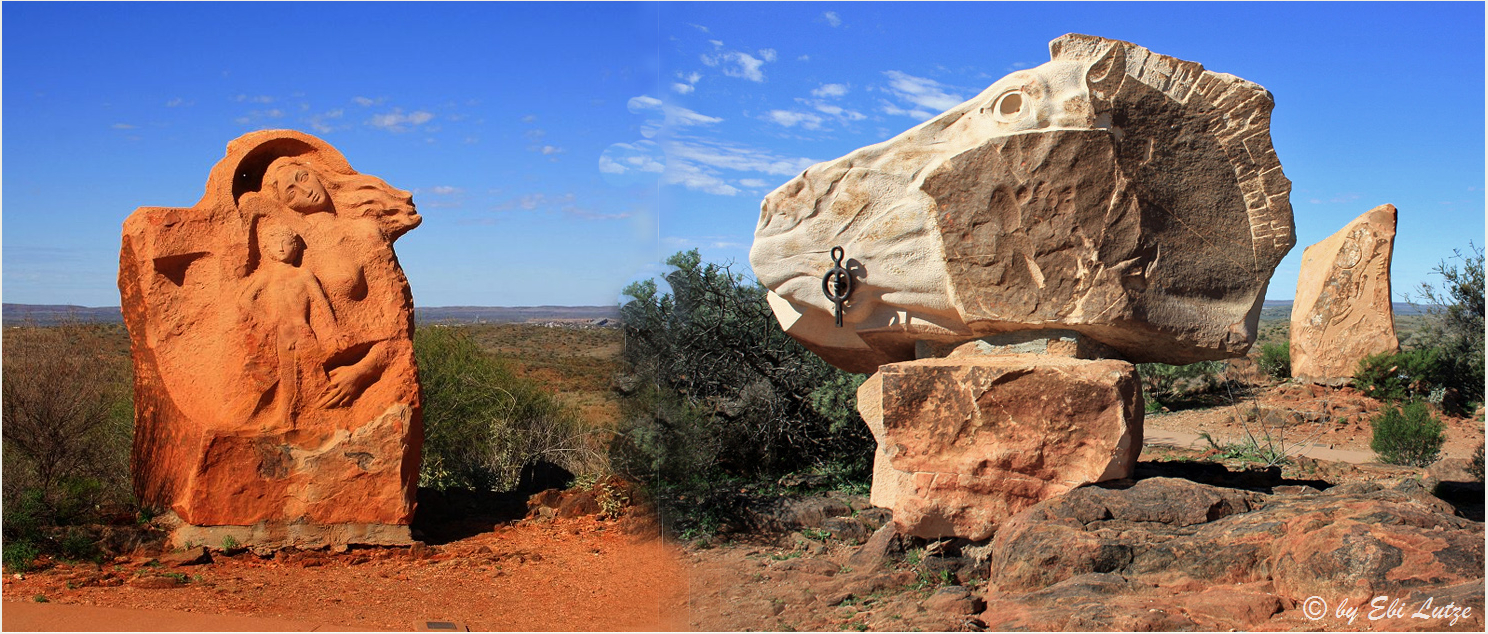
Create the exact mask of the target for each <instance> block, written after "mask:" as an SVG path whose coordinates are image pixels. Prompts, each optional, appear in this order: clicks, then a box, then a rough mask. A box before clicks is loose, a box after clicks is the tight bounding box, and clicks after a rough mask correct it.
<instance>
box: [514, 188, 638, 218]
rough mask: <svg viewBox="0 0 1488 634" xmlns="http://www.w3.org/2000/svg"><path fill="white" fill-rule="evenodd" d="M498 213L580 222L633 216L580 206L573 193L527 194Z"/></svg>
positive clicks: (627, 213) (515, 199) (626, 213)
mask: <svg viewBox="0 0 1488 634" xmlns="http://www.w3.org/2000/svg"><path fill="white" fill-rule="evenodd" d="M496 211H541V212H545V213H552V214H560V215H563V216H567V217H569V218H576V219H579V220H621V219H624V218H629V217H630V216H631V214H630V213H629V212H601V211H595V210H593V209H591V208H589V207H586V206H583V205H580V204H578V196H576V195H574V194H573V193H572V192H569V193H566V194H562V195H558V196H550V195H548V194H544V193H536V194H526V195H523V196H518V197H516V198H513V199H511V200H508V201H506V202H504V203H502V204H500V205H497V206H496Z"/></svg>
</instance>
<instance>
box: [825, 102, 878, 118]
mask: <svg viewBox="0 0 1488 634" xmlns="http://www.w3.org/2000/svg"><path fill="white" fill-rule="evenodd" d="M813 105H815V106H816V110H817V112H824V113H826V114H829V115H832V116H834V117H837V118H838V119H842V120H845V121H862V120H864V119H867V118H868V115H865V114H863V113H861V112H858V111H856V110H848V109H846V108H843V107H841V106H834V105H831V104H825V103H817V104H813Z"/></svg>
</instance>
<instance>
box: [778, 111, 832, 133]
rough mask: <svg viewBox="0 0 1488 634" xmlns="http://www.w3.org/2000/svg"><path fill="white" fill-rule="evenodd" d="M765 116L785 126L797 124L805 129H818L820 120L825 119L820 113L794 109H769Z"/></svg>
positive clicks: (789, 126)
mask: <svg viewBox="0 0 1488 634" xmlns="http://www.w3.org/2000/svg"><path fill="white" fill-rule="evenodd" d="M765 118H766V119H768V120H770V121H773V122H775V123H778V124H780V125H783V126H785V127H787V128H791V127H795V126H797V125H799V126H801V128H802V129H805V130H819V129H821V124H822V122H823V121H825V119H823V118H822V117H821V116H820V115H815V114H812V113H810V112H796V111H794V110H771V111H770V112H769V113H768V114H766V115H765Z"/></svg>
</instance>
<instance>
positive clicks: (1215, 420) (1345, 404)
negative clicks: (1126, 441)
mask: <svg viewBox="0 0 1488 634" xmlns="http://www.w3.org/2000/svg"><path fill="white" fill-rule="evenodd" d="M1384 407H1385V405H1384V404H1383V403H1380V402H1379V401H1377V400H1375V399H1372V398H1369V397H1366V396H1363V395H1361V394H1359V392H1358V391H1357V390H1354V389H1352V388H1342V389H1338V388H1324V387H1320V386H1304V385H1297V384H1294V383H1286V384H1282V385H1278V386H1274V387H1271V388H1269V389H1266V390H1264V391H1263V392H1261V393H1260V394H1259V395H1258V396H1257V397H1256V398H1254V399H1249V398H1245V399H1240V400H1239V402H1238V403H1237V404H1235V405H1233V406H1220V407H1206V408H1202V409H1198V408H1196V409H1188V410H1182V411H1176V412H1158V413H1149V414H1147V415H1146V417H1145V420H1144V421H1143V428H1144V429H1143V431H1144V434H1143V435H1144V436H1145V437H1146V438H1147V444H1148V445H1149V446H1153V445H1163V446H1173V447H1178V448H1192V449H1208V448H1209V445H1208V442H1207V441H1204V440H1201V439H1200V437H1199V434H1200V433H1207V434H1209V435H1210V436H1212V437H1213V438H1214V440H1215V441H1216V442H1218V443H1221V444H1225V443H1235V442H1243V441H1244V440H1245V439H1246V438H1247V434H1249V435H1252V436H1254V437H1256V438H1257V439H1258V441H1260V442H1262V443H1264V442H1266V441H1265V436H1264V435H1265V434H1266V433H1267V432H1269V433H1270V434H1271V437H1272V438H1273V439H1275V440H1276V442H1277V443H1278V444H1281V445H1285V446H1286V447H1287V448H1288V451H1287V453H1288V454H1289V455H1305V456H1307V457H1310V458H1317V459H1322V460H1336V461H1342V462H1350V463H1354V464H1364V463H1369V462H1374V461H1375V454H1374V451H1373V450H1371V449H1370V448H1369V442H1370V440H1371V439H1372V437H1373V433H1374V428H1373V426H1372V424H1371V421H1372V420H1373V418H1374V417H1375V416H1377V415H1378V414H1379V413H1380V411H1381V410H1382V409H1383V408H1384ZM1257 408H1259V409H1260V410H1262V415H1261V417H1260V418H1261V419H1260V420H1257V419H1256V417H1254V416H1252V415H1250V414H1249V412H1251V411H1253V410H1255V409H1257ZM1440 419H1441V421H1442V423H1443V424H1444V425H1445V426H1446V432H1445V433H1446V443H1445V444H1444V445H1442V450H1441V453H1442V457H1443V458H1459V459H1468V458H1471V457H1472V455H1473V452H1474V451H1476V450H1477V448H1478V445H1480V444H1482V443H1483V437H1484V425H1483V421H1482V420H1480V419H1474V418H1470V417H1458V416H1441V417H1440Z"/></svg>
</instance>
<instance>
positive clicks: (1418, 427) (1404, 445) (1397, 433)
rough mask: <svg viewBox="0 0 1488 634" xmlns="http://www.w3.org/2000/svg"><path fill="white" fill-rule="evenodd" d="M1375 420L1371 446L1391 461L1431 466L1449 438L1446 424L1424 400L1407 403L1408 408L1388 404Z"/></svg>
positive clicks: (1381, 456) (1407, 464) (1408, 464)
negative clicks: (1432, 412)
mask: <svg viewBox="0 0 1488 634" xmlns="http://www.w3.org/2000/svg"><path fill="white" fill-rule="evenodd" d="M1373 423H1374V439H1373V440H1372V441H1370V443H1369V448H1370V449H1373V450H1374V452H1375V453H1377V454H1379V458H1380V461H1382V462H1385V463H1388V464H1396V465H1403V466H1408V467H1426V466H1430V465H1431V463H1433V462H1436V458H1437V456H1438V455H1439V454H1440V453H1441V447H1442V443H1444V442H1446V435H1445V430H1446V426H1445V425H1443V424H1442V422H1441V421H1440V420H1438V419H1437V418H1436V417H1435V416H1433V415H1432V414H1431V410H1430V409H1428V408H1427V407H1426V404H1425V403H1422V402H1420V401H1412V402H1410V403H1407V404H1406V405H1405V407H1404V409H1397V408H1396V407H1394V406H1390V407H1387V408H1386V409H1385V410H1384V411H1383V412H1381V413H1380V415H1379V416H1376V417H1375V419H1374V421H1373Z"/></svg>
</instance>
